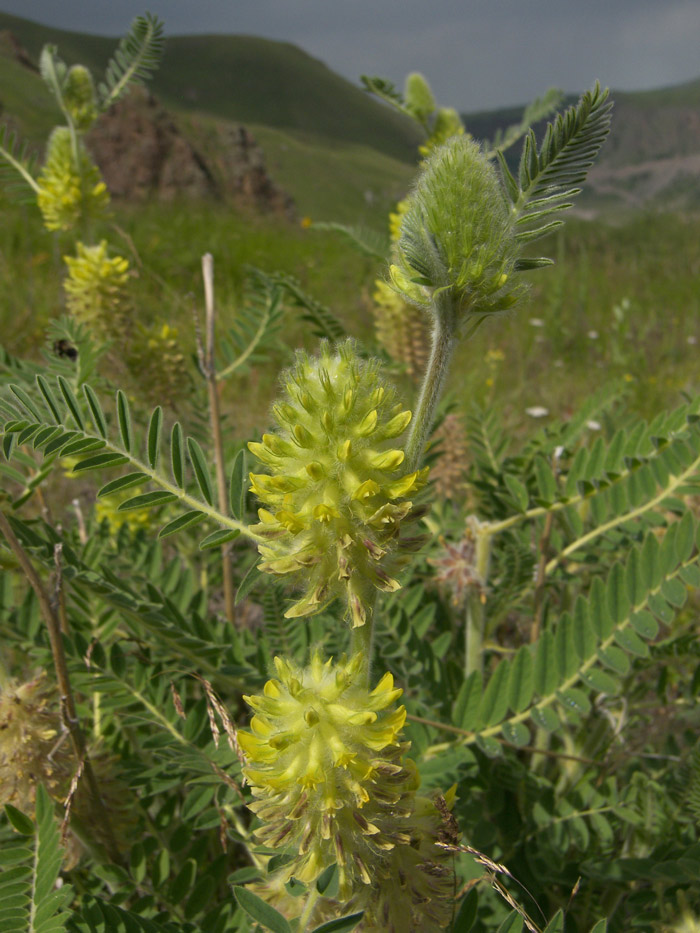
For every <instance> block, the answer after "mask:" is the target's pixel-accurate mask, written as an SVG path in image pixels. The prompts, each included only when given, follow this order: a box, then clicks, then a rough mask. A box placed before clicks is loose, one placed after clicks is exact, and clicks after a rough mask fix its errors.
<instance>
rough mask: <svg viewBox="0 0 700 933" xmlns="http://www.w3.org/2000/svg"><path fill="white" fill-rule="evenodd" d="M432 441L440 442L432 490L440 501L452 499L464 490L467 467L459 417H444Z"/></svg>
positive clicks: (433, 470)
mask: <svg viewBox="0 0 700 933" xmlns="http://www.w3.org/2000/svg"><path fill="white" fill-rule="evenodd" d="M487 382H488V380H487ZM434 440H435V441H438V442H440V451H439V452H440V456H439V457H438V459H437V462H436V463H435V465H434V466H433V467H432V469H431V474H430V475H431V480H432V484H433V489H434V490H435V492H436V493H437V495H438V496H439V497H440V498H441V499H454V498H456V497H457V496H458V495H459V493H460V492H462V491H463V489H464V486H465V483H464V473H465V470H466V466H467V437H466V432H465V430H464V424H463V422H462V419H461V418H460V416H459V415H458V414H455V413H454V412H450V413H449V414H447V415H445V419H444V421H443V422H442V424H441V425H440V427H439V428H438V429H437V431H436V432H435V435H434Z"/></svg>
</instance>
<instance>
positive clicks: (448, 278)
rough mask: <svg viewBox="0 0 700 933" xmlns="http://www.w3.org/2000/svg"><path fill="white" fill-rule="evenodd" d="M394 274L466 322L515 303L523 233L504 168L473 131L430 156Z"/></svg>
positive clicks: (421, 300) (428, 306)
mask: <svg viewBox="0 0 700 933" xmlns="http://www.w3.org/2000/svg"><path fill="white" fill-rule="evenodd" d="M408 202H409V203H408V207H407V210H406V212H405V214H404V216H403V219H402V223H401V233H400V236H399V240H398V242H397V244H396V252H395V263H394V265H392V266H391V269H390V274H391V279H392V282H393V284H394V287H395V288H396V289H397V291H398V292H399V293H400V294H402V295H404V297H405V298H406V300H407V301H410V302H412V303H413V304H415V305H417V306H418V307H421V308H424V309H425V310H427V311H429V312H430V313H436V308H439V307H440V302H438V301H436V298H437V297H438V296H439V295H444V296H445V297H446V300H447V303H448V305H449V307H450V308H451V309H452V311H453V312H454V313H455V314H456V316H457V320H458V323H460V324H464V323H465V322H466V317H467V315H468V314H469V313H470V312H474V313H477V314H483V313H485V312H491V311H498V310H502V309H504V308H508V307H510V306H511V305H512V304H513V303H514V302H515V301H516V300H517V297H518V290H517V289H515V288H513V272H514V270H515V261H516V259H517V241H516V239H515V234H514V230H513V224H512V221H511V217H510V212H509V210H508V206H507V204H506V200H505V197H504V195H503V192H502V189H501V185H500V182H499V179H498V176H497V175H496V172H495V170H494V168H493V166H492V165H491V163H490V162H489V161H488V159H487V158H486V157H485V156H484V154H483V152H482V151H481V148H480V147H479V146H478V145H477V144H476V143H475V142H473V141H471V140H470V139H469V138H468V137H467V136H466V135H462V136H453V137H452V138H451V139H449V140H448V141H447V142H446V143H445V145H443V146H441V147H440V148H439V149H437V150H436V151H435V152H434V154H433V155H432V156H431V157H430V158H429V159H428V161H427V162H426V165H425V168H424V170H423V172H422V173H421V175H420V176H419V178H418V182H417V184H416V186H415V188H414V189H413V191H412V193H411V194H410V196H409V198H408Z"/></svg>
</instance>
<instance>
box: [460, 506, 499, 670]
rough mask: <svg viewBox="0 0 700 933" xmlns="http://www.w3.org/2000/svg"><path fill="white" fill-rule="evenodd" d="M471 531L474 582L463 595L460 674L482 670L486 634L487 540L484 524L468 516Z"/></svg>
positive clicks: (487, 531)
mask: <svg viewBox="0 0 700 933" xmlns="http://www.w3.org/2000/svg"><path fill="white" fill-rule="evenodd" d="M472 522H473V524H472V533H473V534H474V535H475V537H476V553H475V555H474V576H475V577H476V581H477V582H476V583H475V584H474V585H473V586H472V589H471V592H470V593H469V596H468V597H467V613H466V618H465V630H464V676H465V677H468V676H469V675H470V674H471V673H473V672H474V671H481V672H483V665H484V637H485V635H486V589H487V585H488V579H489V570H490V566H491V541H492V538H493V536H492V535H491V534H490V532H489V530H488V526H487V525H478V524H476V522H474V520H472Z"/></svg>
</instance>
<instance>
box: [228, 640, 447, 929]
mask: <svg viewBox="0 0 700 933" xmlns="http://www.w3.org/2000/svg"><path fill="white" fill-rule="evenodd" d="M364 667H365V660H364V657H363V656H362V655H361V654H358V655H356V656H355V657H354V658H351V659H350V660H349V661H348V660H347V659H345V658H341V659H340V661H339V662H338V663H337V664H334V663H333V661H332V660H331V659H329V660H327V661H325V662H324V661H322V659H321V657H320V656H319V655H318V654H315V655H314V656H313V657H312V659H311V663H310V664H309V665H308V667H305V668H302V667H300V666H298V665H296V664H295V663H294V662H292V661H288V660H284V659H282V658H275V668H276V671H277V675H278V676H277V678H276V679H273V680H270V681H268V682H267V683H266V684H265V687H264V690H263V695H262V696H250V697H244V699H245V701H246V702H247V703H248V704H249V705H250V706H251V707H252V708H253V709H254V710H255V715H254V716H253V718H252V720H251V723H250V730H251V731H250V732H239V733H238V739H239V742H240V745H241V747H242V749H243V751H244V753H245V754H246V756H247V758H248V765H247V766H246V767H245V768H244V773H245V775H246V779H247V780H248V782H249V784H250V786H251V789H252V792H253V796H254V797H255V798H256V800H255V801H254V803H252V804H251V809H252V810H253V812H254V813H255V814H256V815H257V816H258V818H259V819H260V820H261V822H262V826H261V827H260V828H258V829H257V830H256V835H257V837H258V838H259V839H260V841H261V842H262V843H263V844H264V845H267V846H269V847H271V848H273V849H274V848H278V847H283V848H284V849H285V850H286V851H288V852H289V853H290V855H292V859H291V861H290V862H289V863H288V864H287V865H285V866H284V867H283V868H282V869H280V871H279V872H277V873H276V874H275V875H273V876H272V878H271V879H270V880H269V881H268V882H267V884H266V886H265V888H260V887H259V888H258V889H257V890H258V893H259V894H262V895H263V896H266V895H267V896H268V897H269V898H270V899H271V900H273V901H274V902H275V903H277V904H278V905H279V906H285V907H288V906H289V905H288V904H283V903H282V901H281V899H280V896H281V885H280V883H281V882H283V881H285V880H289V878H291V877H295V878H297V879H299V880H300V881H304V882H307V883H311V882H313V881H314V880H315V879H316V878H317V877H318V875H319V874H320V873H321V872H322V871H323V869H324V868H326V867H328V866H329V865H331V864H333V863H334V862H335V863H337V865H338V875H339V892H338V898H339V900H340V901H342V902H348V901H349V904H347V905H346V907H345V908H343V911H344V912H346V911H348V910H351V911H354V910H364V911H365V916H364V919H363V921H362V924H361V926H360V927H359V930H361V931H364V933H380V931H381V933H418V931H421V933H433V931H435V933H437V931H438V930H443V929H445V927H446V923H447V919H448V918H449V916H450V910H451V906H452V897H453V875H452V870H451V867H450V864H449V855H448V854H447V853H446V851H445V850H444V849H442V848H441V847H440V846H439V845H437V843H438V842H439V841H440V840H441V838H442V836H441V833H442V820H441V816H440V812H439V810H438V808H437V806H436V803H435V802H433V801H431V800H429V799H428V798H426V797H421V796H418V795H417V794H416V791H417V789H418V786H419V779H418V775H417V772H416V770H415V766H414V765H413V763H412V762H411V761H410V760H408V759H406V758H405V757H404V756H405V753H406V752H407V750H408V743H405V742H401V735H400V733H401V729H402V727H403V724H404V721H405V718H406V711H405V709H404V708H403V707H396V706H395V702H396V700H397V699H398V698H399V697H400V695H401V690H400V689H397V688H395V687H394V681H393V678H392V676H391V674H389V673H387V674H385V675H384V676H383V677H382V679H381V680H380V681H379V683H378V684H377V686H376V687H374V689H372V690H370V689H369V688H367V687H365V686H362V685H361V681H360V679H359V676H358V675H359V673H360V671H361V670H363V669H364ZM446 796H447V795H446ZM452 796H453V794H452ZM334 906H337V905H334V904H333V902H326V903H325V904H321V905H320V908H319V909H320V911H327V910H331V909H332V908H333V907H334ZM322 915H323V914H322V913H320V914H319V916H322Z"/></svg>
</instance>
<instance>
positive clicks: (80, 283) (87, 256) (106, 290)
mask: <svg viewBox="0 0 700 933" xmlns="http://www.w3.org/2000/svg"><path fill="white" fill-rule="evenodd" d="M76 249H77V254H78V255H77V256H64V257H63V258H64V261H65V263H66V265H67V266H68V277H67V278H66V280H65V282H64V285H63V288H64V291H65V294H66V305H67V307H68V310H69V311H70V313H71V315H72V316H73V317H74V318H75V319H76V321H78V322H79V323H81V324H89V325H90V327H91V328H92V329H93V330H94V331H97V332H101V333H102V335H108V334H114V333H117V332H119V331H120V330H121V328H122V324H123V317H124V314H125V313H126V309H127V296H126V289H125V286H126V283H127V280H128V278H129V263H128V261H127V260H126V259H124V258H123V257H122V256H113V257H110V256H109V255H108V250H107V242H106V241H105V240H102V242H101V243H99V245H97V246H85V244H84V243H80V242H78V243H77V244H76Z"/></svg>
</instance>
